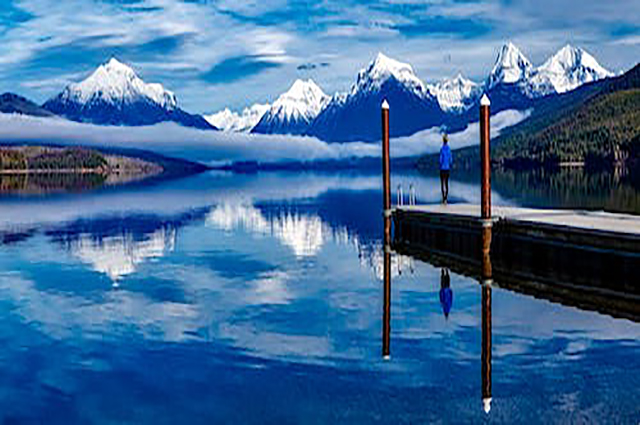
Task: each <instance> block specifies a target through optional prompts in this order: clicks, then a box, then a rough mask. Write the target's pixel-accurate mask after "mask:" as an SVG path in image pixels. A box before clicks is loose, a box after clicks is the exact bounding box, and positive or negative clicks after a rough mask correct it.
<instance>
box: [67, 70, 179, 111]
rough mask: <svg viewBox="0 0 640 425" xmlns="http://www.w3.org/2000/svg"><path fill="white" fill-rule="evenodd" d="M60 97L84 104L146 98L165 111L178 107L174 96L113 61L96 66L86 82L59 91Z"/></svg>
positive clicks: (160, 86)
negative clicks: (165, 109)
mask: <svg viewBox="0 0 640 425" xmlns="http://www.w3.org/2000/svg"><path fill="white" fill-rule="evenodd" d="M62 98H63V99H65V100H73V101H76V102H79V103H88V102H90V101H92V100H96V99H101V100H104V101H106V102H110V103H119V102H135V101H137V100H139V99H145V100H147V99H148V100H151V101H152V102H154V103H156V104H158V105H160V106H162V107H163V108H167V109H173V108H175V107H176V106H177V105H178V101H177V100H176V96H175V94H173V93H172V92H170V91H169V90H165V88H164V87H162V85H161V84H157V83H151V84H147V83H145V82H144V81H142V80H141V79H140V78H139V77H138V76H137V75H136V73H135V71H134V70H133V69H131V68H130V67H128V66H127V65H125V64H123V63H122V62H119V61H118V60H117V59H116V58H111V60H110V61H109V62H107V63H106V64H103V65H100V66H99V67H98V69H96V70H95V72H94V73H93V74H91V75H90V76H89V77H88V78H87V79H86V80H84V81H82V82H80V83H78V84H71V85H69V86H68V87H67V88H66V89H65V90H64V92H62Z"/></svg>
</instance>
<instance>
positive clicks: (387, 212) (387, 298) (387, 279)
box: [382, 100, 391, 359]
mask: <svg viewBox="0 0 640 425" xmlns="http://www.w3.org/2000/svg"><path fill="white" fill-rule="evenodd" d="M389 162H390V161H389V103H388V102H387V101H386V100H385V101H384V102H382V191H383V193H382V207H383V209H384V248H383V249H384V311H383V315H382V356H383V357H384V358H385V359H388V358H389V356H390V353H391V351H390V339H391V252H390V246H391V175H390V164H389Z"/></svg>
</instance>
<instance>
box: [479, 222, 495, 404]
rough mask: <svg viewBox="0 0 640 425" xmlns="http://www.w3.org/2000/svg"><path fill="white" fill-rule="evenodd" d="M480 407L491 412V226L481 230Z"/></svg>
mask: <svg viewBox="0 0 640 425" xmlns="http://www.w3.org/2000/svg"><path fill="white" fill-rule="evenodd" d="M481 275H482V280H481V283H482V407H483V409H484V411H485V413H489V411H490V410H491V283H492V279H493V268H492V267H491V226H485V227H483V228H482V273H481Z"/></svg>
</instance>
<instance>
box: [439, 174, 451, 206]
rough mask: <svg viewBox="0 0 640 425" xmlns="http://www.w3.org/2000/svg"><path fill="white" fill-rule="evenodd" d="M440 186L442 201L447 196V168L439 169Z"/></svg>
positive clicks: (446, 199)
mask: <svg viewBox="0 0 640 425" xmlns="http://www.w3.org/2000/svg"><path fill="white" fill-rule="evenodd" d="M440 188H441V189H442V202H447V201H448V198H449V170H440Z"/></svg>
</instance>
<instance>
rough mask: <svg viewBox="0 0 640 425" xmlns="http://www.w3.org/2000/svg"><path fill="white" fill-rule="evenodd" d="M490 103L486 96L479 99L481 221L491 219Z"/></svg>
mask: <svg viewBox="0 0 640 425" xmlns="http://www.w3.org/2000/svg"><path fill="white" fill-rule="evenodd" d="M490 108H491V101H490V100H489V98H488V97H487V95H486V94H484V95H483V96H482V99H480V162H481V166H480V167H481V170H482V171H481V172H482V176H481V180H482V219H483V220H489V219H491V145H490V141H491V126H490V118H489V117H490Z"/></svg>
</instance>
